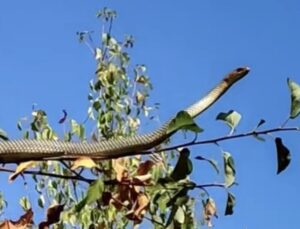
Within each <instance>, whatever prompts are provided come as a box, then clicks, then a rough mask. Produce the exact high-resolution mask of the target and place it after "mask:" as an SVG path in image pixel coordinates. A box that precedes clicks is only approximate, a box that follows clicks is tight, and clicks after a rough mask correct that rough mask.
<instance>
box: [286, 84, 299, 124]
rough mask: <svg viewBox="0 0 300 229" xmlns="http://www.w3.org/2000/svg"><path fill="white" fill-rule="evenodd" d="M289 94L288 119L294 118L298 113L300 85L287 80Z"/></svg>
mask: <svg viewBox="0 0 300 229" xmlns="http://www.w3.org/2000/svg"><path fill="white" fill-rule="evenodd" d="M287 82H288V86H289V89H290V93H291V111H290V118H292V119H294V118H296V117H297V116H298V115H299V113H300V85H299V84H297V83H295V82H294V81H292V80H290V79H289V78H288V79H287Z"/></svg>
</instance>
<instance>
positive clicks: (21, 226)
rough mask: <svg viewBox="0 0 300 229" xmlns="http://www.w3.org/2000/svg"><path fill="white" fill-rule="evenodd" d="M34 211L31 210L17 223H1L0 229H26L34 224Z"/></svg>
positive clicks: (8, 221) (6, 221)
mask: <svg viewBox="0 0 300 229" xmlns="http://www.w3.org/2000/svg"><path fill="white" fill-rule="evenodd" d="M32 219H33V211H32V210H31V209H29V210H28V211H26V212H25V214H24V215H22V216H21V217H20V218H19V219H18V220H17V221H12V220H5V221H3V222H1V223H0V229H26V228H31V227H30V226H31V225H32V224H33V220H32Z"/></svg>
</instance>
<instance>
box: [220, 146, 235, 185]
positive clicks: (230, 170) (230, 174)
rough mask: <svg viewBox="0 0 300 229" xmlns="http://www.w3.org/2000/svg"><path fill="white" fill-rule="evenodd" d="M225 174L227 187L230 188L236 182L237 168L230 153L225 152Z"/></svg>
mask: <svg viewBox="0 0 300 229" xmlns="http://www.w3.org/2000/svg"><path fill="white" fill-rule="evenodd" d="M223 158H224V174H225V184H226V187H230V186H232V185H233V184H234V182H235V167H234V160H233V157H232V156H231V154H230V153H228V152H224V153H223Z"/></svg>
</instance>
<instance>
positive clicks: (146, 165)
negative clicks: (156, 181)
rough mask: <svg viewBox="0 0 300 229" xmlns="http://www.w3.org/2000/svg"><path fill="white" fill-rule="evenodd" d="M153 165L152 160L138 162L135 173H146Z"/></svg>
mask: <svg viewBox="0 0 300 229" xmlns="http://www.w3.org/2000/svg"><path fill="white" fill-rule="evenodd" d="M154 165H155V164H154V162H153V161H150V160H147V161H144V162H142V163H140V164H139V167H138V168H137V172H136V173H137V175H146V174H147V173H148V172H149V171H150V169H151V168H152V167H153V166H154Z"/></svg>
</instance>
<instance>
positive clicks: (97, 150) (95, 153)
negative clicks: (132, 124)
mask: <svg viewBox="0 0 300 229" xmlns="http://www.w3.org/2000/svg"><path fill="white" fill-rule="evenodd" d="M249 71H250V69H249V68H248V67H241V68H237V69H235V70H234V71H232V72H230V73H229V74H228V75H226V76H225V77H224V78H223V80H222V81H221V82H220V83H219V84H217V86H215V87H214V88H213V89H212V90H210V91H209V92H208V93H207V94H206V95H205V96H204V97H202V98H201V99H200V100H199V101H197V102H196V103H194V104H193V105H191V106H189V107H188V108H186V109H185V110H184V111H185V112H187V113H188V114H189V115H190V116H191V117H192V118H194V117H196V116H198V115H199V114H201V113H202V112H204V111H205V110H206V109H207V108H209V107H210V106H211V105H212V104H213V103H214V102H216V101H217V100H218V99H219V98H220V97H221V96H222V95H223V94H224V93H225V92H226V91H227V90H228V89H229V88H230V87H231V86H232V85H233V84H234V83H235V82H237V81H238V80H239V79H241V78H243V77H244V76H245V75H247V73H248V72H249ZM171 121H172V119H171V120H169V121H167V122H166V123H165V124H164V125H162V126H161V127H160V128H158V129H157V130H155V131H153V132H151V133H149V134H144V135H136V136H132V137H126V138H121V139H111V140H105V141H100V142H63V141H52V140H41V141H38V140H12V141H2V142H0V162H1V163H16V162H23V161H28V160H50V159H76V158H78V157H81V156H86V157H93V158H97V159H109V158H117V157H122V156H128V155H130V154H136V153H138V152H142V151H146V150H149V149H151V148H153V147H155V146H157V145H159V144H160V143H162V142H163V141H165V140H166V139H168V138H169V137H170V136H171V135H172V134H173V133H168V126H169V124H170V122H171Z"/></svg>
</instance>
